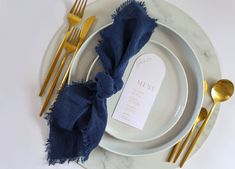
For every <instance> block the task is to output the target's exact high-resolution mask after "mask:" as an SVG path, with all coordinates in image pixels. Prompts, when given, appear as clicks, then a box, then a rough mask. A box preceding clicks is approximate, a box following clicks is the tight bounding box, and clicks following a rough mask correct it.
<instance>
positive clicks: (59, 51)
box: [39, 35, 67, 96]
mask: <svg viewBox="0 0 235 169" xmlns="http://www.w3.org/2000/svg"><path fill="white" fill-rule="evenodd" d="M66 37H67V36H66V35H65V36H64V39H63V41H62V42H61V44H60V46H59V48H58V50H57V52H56V55H55V57H54V59H53V61H52V64H51V66H50V69H49V71H48V73H47V76H46V79H45V81H44V82H43V85H42V88H41V91H40V93H39V96H42V95H43V93H44V92H45V89H46V87H47V85H48V82H49V80H50V78H51V75H52V73H53V71H54V69H55V66H56V64H57V62H58V60H59V58H60V55H61V53H62V51H63V47H64V44H65V41H66Z"/></svg>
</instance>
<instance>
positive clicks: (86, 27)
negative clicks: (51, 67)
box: [60, 16, 96, 89]
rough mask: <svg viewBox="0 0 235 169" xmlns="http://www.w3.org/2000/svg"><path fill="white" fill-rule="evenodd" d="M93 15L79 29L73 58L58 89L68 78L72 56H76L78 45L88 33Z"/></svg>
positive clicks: (80, 44)
mask: <svg viewBox="0 0 235 169" xmlns="http://www.w3.org/2000/svg"><path fill="white" fill-rule="evenodd" d="M95 18H96V17H95V16H90V17H89V18H88V19H87V20H86V21H85V22H84V24H83V26H82V29H81V33H80V36H79V42H78V46H77V49H76V51H75V52H74V55H73V58H72V60H71V62H70V64H69V67H68V68H67V70H66V73H65V75H64V77H63V80H62V82H61V84H60V89H62V88H63V86H64V84H65V83H66V81H67V79H68V76H69V72H70V69H71V67H72V64H73V61H74V58H75V56H76V53H77V51H78V50H79V49H80V47H81V46H82V44H83V43H84V41H85V39H86V37H87V34H88V33H89V31H90V29H91V27H92V25H93V23H94V21H95Z"/></svg>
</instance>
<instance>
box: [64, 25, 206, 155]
mask: <svg viewBox="0 0 235 169" xmlns="http://www.w3.org/2000/svg"><path fill="white" fill-rule="evenodd" d="M112 23H113V22H111V23H108V24H105V25H103V26H101V27H100V28H98V30H96V31H95V32H94V33H92V34H91V35H90V36H89V37H88V39H90V38H92V37H93V36H92V35H93V34H97V32H99V30H101V29H103V28H105V27H106V26H108V25H111V24H112ZM157 23H158V24H159V25H161V26H163V27H165V28H167V29H169V30H170V31H172V32H174V33H175V34H176V35H177V36H178V37H179V38H180V39H182V40H183V41H184V43H185V44H186V45H187V46H188V48H190V50H191V52H192V53H193V55H194V56H195V57H194V59H195V60H196V62H197V66H198V67H199V70H198V73H199V76H198V77H199V78H200V81H202V82H203V80H204V74H203V72H202V68H201V64H200V62H199V59H198V58H197V55H196V52H195V51H194V49H193V48H192V46H191V45H190V44H189V43H188V41H187V40H186V39H185V38H184V37H183V36H181V35H180V33H178V32H177V31H175V30H174V29H173V28H171V27H169V26H167V25H166V24H163V23H161V22H159V21H157ZM88 39H87V40H86V42H85V43H84V44H83V45H82V46H85V45H86V43H87V42H88ZM81 51H82V50H81V49H80V50H79V51H78V53H79V52H81ZM78 53H77V54H76V56H77V55H78ZM76 58H77V57H76ZM77 59H78V60H77V61H79V59H80V57H79V58H77ZM74 61H75V60H74ZM72 67H74V63H73V66H72ZM71 72H72V68H71V69H70V73H69V78H68V82H69V84H70V83H71ZM197 87H198V91H202V92H201V93H200V92H198V93H197V94H198V95H199V96H200V97H198V98H197V100H198V101H196V105H195V107H200V108H201V106H202V103H203V98H204V96H203V83H200V84H199V85H198V86H197ZM200 108H198V111H197V112H196V111H195V113H193V116H191V118H190V120H189V122H188V125H186V127H184V129H182V130H181V132H179V134H177V136H176V137H174V138H173V139H171V140H170V141H168V142H167V143H165V144H162V145H161V146H158V149H157V150H156V151H154V152H147V153H143V154H128V153H121V152H117V151H114V150H112V149H110V148H107V147H106V146H105V145H104V144H103V143H102V142H103V141H102V140H101V142H100V143H99V146H100V147H101V148H103V149H105V150H108V151H110V152H112V153H115V154H118V155H123V156H129V157H137V156H144V155H151V154H155V153H157V152H160V151H163V150H166V149H167V148H170V147H172V146H173V145H174V144H176V143H177V142H178V141H179V140H180V139H181V138H183V137H184V136H185V135H186V134H187V133H188V132H189V130H190V129H191V127H192V125H193V123H194V121H195V119H196V117H197V116H198V114H199V110H200ZM104 134H105V133H104ZM155 149H156V148H155Z"/></svg>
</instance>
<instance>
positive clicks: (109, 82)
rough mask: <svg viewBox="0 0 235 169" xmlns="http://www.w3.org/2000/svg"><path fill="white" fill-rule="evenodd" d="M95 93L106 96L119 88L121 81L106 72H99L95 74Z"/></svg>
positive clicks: (121, 84) (102, 96)
mask: <svg viewBox="0 0 235 169" xmlns="http://www.w3.org/2000/svg"><path fill="white" fill-rule="evenodd" d="M96 83H97V95H98V96H99V97H101V98H108V97H110V96H112V95H113V94H115V93H116V92H118V91H119V90H121V88H122V86H123V81H122V79H120V78H113V77H112V76H110V75H109V74H107V73H104V72H99V73H97V75H96Z"/></svg>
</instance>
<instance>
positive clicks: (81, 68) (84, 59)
mask: <svg viewBox="0 0 235 169" xmlns="http://www.w3.org/2000/svg"><path fill="white" fill-rule="evenodd" d="M158 24H159V25H158V27H157V28H156V31H155V32H154V33H153V35H152V38H151V39H152V40H154V41H156V42H158V43H160V44H163V45H164V46H166V47H167V48H169V49H170V50H171V51H172V52H173V53H174V54H175V55H176V56H177V57H178V59H179V60H180V62H181V63H182V65H183V67H184V70H185V73H186V76H187V80H188V99H187V104H186V107H185V110H184V113H183V115H182V116H181V118H180V119H179V121H178V122H177V123H176V125H174V127H172V128H171V129H170V130H169V131H168V132H166V133H165V134H163V135H162V136H160V137H159V138H157V139H154V140H152V141H149V142H143V143H137V142H136V143H133V142H126V141H123V140H120V139H117V138H115V137H113V136H111V135H109V134H107V133H105V134H104V136H103V138H102V140H101V142H100V146H101V147H102V148H104V149H106V150H109V151H111V152H113V153H116V154H120V155H126V156H141V155H147V154H153V153H156V152H159V151H161V150H164V149H166V148H169V147H171V146H173V145H174V144H175V143H177V142H178V141H179V140H180V139H181V138H182V137H184V136H185V135H186V134H187V133H188V132H189V130H190V128H191V127H192V125H193V123H194V121H195V120H196V118H197V116H198V114H199V111H200V108H201V105H202V100H203V75H202V71H201V67H200V65H199V62H198V60H197V58H196V56H195V54H194V52H193V50H192V48H191V47H190V46H189V45H188V43H187V42H186V41H185V39H183V37H181V36H180V35H179V34H178V33H176V32H175V31H174V30H172V29H171V28H169V27H168V26H166V25H163V24H161V23H158ZM92 38H93V36H90V37H89V39H88V40H87V41H86V42H85V43H84V44H83V47H82V48H81V49H82V50H79V52H78V53H77V56H79V57H76V58H75V60H74V63H73V66H72V68H71V71H70V76H69V83H71V82H72V81H82V80H83V81H84V80H86V79H85V77H86V76H87V73H88V71H89V68H90V66H91V64H92V63H93V61H94V60H95V58H96V57H97V54H96V51H95V46H96V45H97V43H98V41H96V40H91V39H92ZM81 53H82V54H81ZM169 104H172V102H169Z"/></svg>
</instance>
